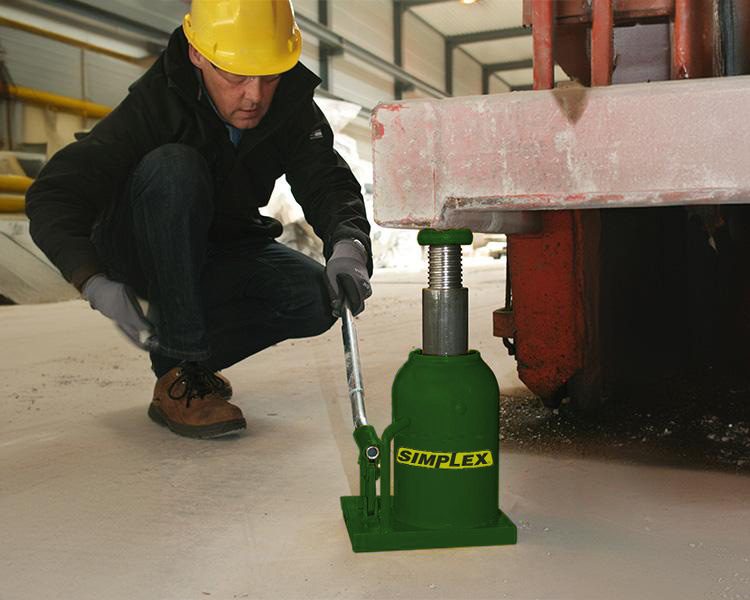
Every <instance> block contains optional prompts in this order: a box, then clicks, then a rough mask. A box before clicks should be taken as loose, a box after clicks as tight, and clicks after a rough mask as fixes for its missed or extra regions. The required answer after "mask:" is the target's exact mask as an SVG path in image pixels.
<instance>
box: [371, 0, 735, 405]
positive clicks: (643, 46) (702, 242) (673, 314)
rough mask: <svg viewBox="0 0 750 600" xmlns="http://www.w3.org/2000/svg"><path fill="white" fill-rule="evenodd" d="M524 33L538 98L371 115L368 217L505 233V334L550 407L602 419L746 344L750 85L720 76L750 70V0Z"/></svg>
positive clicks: (551, 10) (643, 7)
mask: <svg viewBox="0 0 750 600" xmlns="http://www.w3.org/2000/svg"><path fill="white" fill-rule="evenodd" d="M524 24H525V25H527V26H531V27H532V29H533V31H532V33H533V49H534V91H533V92H517V93H513V94H500V95H495V96H482V97H468V98H455V99H449V100H442V101H418V102H408V101H407V102H399V103H393V104H385V105H380V106H379V107H378V108H377V109H376V111H375V113H374V115H373V120H372V125H373V154H374V166H375V217H376V220H377V221H378V222H379V223H381V224H383V225H386V226H393V227H408V228H414V227H425V226H430V227H472V228H473V229H474V230H475V231H488V232H504V233H506V234H508V259H509V260H508V265H509V269H508V281H507V284H506V285H507V288H508V289H507V290H506V306H505V307H504V308H503V309H499V310H497V311H495V313H494V333H495V335H496V336H498V337H502V338H504V340H505V343H506V346H508V347H509V348H510V349H511V352H512V353H514V354H515V356H516V359H517V362H518V371H519V375H520V378H521V379H522V381H523V382H524V383H525V384H526V385H527V386H528V387H529V388H530V389H531V390H532V391H533V392H534V393H535V394H537V395H538V396H540V397H541V398H542V399H543V400H544V401H545V402H546V403H547V404H548V405H555V404H557V403H559V401H560V400H561V399H562V398H563V397H565V396H570V397H571V398H572V399H573V400H574V401H575V402H577V403H578V404H579V405H581V406H583V407H592V406H597V405H599V403H600V400H601V399H602V398H603V397H605V396H607V395H608V393H609V391H610V390H611V389H612V388H613V387H616V386H617V385H618V382H621V381H623V380H625V379H627V378H628V377H629V376H630V375H631V374H632V373H633V372H635V371H637V370H638V369H640V368H641V367H643V366H644V365H646V366H648V367H653V369H654V370H655V371H656V372H657V373H661V372H663V371H664V369H666V368H668V367H669V366H670V365H671V366H674V365H677V364H681V363H682V362H683V360H685V359H687V358H693V359H697V360H698V364H700V361H701V360H702V357H703V356H704V354H705V351H706V348H707V347H708V346H709V344H706V343H704V341H705V340H707V339H709V338H710V339H713V338H714V335H713V332H714V330H715V329H716V327H717V326H718V325H720V324H721V325H723V326H724V329H726V330H727V331H732V330H734V331H740V332H741V331H746V332H747V333H748V334H750V322H749V321H750V319H749V318H748V317H750V314H749V312H750V311H747V309H746V306H747V305H748V304H747V301H748V300H750V277H747V271H748V265H750V213H749V212H748V211H747V210H746V209H748V208H750V206H748V205H749V204H750V169H748V167H747V165H748V164H750V148H748V146H750V145H749V144H747V140H748V139H750V119H747V118H746V117H745V116H744V111H746V110H747V109H746V108H745V107H747V106H750V78H745V77H737V78H734V77H732V78H724V76H727V75H744V74H747V73H750V3H746V2H744V1H739V0H558V1H551V0H525V1H524ZM556 64H557V65H559V66H561V67H562V68H563V69H564V70H565V72H566V73H567V74H568V75H569V76H570V77H571V78H573V79H575V80H576V83H575V84H572V85H571V84H564V85H563V86H558V87H557V88H555V81H554V68H555V65H556ZM719 77H721V79H718V78H719ZM702 78H713V79H702ZM670 79H672V80H683V79H689V80H691V81H685V82H669V81H667V80H670ZM693 80H694V81H693ZM660 81H662V82H663V83H654V82H660ZM619 84H630V85H619ZM727 240H728V241H727ZM717 244H718V250H717V249H716V248H717ZM710 246H713V250H712V249H711V247H710ZM727 247H730V251H729V253H728V254H727V253H725V254H723V255H722V256H730V258H731V260H729V259H723V258H721V257H720V259H717V258H716V256H714V250H716V253H718V254H722V252H724V250H725V249H726V248H727ZM720 251H721V252H720ZM722 261H723V262H722ZM730 263H731V264H730ZM727 265H729V266H727ZM724 271H727V273H729V274H728V275H727V276H725V277H724V276H722V277H724V278H723V279H720V278H719V277H718V275H716V273H719V272H722V273H723V272H724ZM696 282H697V283H696ZM727 282H729V283H727ZM723 287H728V288H731V290H727V291H726V293H724V291H723ZM715 288H717V289H720V294H719V295H720V296H721V298H722V300H721V302H719V301H718V300H716V298H717V297H718V296H717V293H716V292H715ZM644 340H647V342H646V343H644ZM695 340H698V342H696V341H695ZM711 351H713V350H711ZM691 353H692V354H695V356H688V354H691ZM702 353H703V354H702ZM749 358H750V357H749ZM639 361H640V362H639ZM631 367H632V368H631ZM629 369H630V370H629Z"/></svg>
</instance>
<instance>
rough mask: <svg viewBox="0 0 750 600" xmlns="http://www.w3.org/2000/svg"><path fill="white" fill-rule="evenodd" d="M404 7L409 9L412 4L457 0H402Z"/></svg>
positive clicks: (452, 0)
mask: <svg viewBox="0 0 750 600" xmlns="http://www.w3.org/2000/svg"><path fill="white" fill-rule="evenodd" d="M400 1H401V3H402V4H403V5H404V8H406V9H409V8H411V7H412V6H421V5H423V4H437V3H438V2H455V1H456V0H400Z"/></svg>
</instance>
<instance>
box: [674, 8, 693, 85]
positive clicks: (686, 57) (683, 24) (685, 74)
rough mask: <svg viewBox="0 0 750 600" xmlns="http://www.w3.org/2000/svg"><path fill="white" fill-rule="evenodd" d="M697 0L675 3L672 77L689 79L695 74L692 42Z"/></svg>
mask: <svg viewBox="0 0 750 600" xmlns="http://www.w3.org/2000/svg"><path fill="white" fill-rule="evenodd" d="M694 1H695V0H675V3H674V47H673V50H672V69H673V73H672V78H673V79H689V78H690V77H692V76H693V74H692V69H691V65H692V62H693V56H692V52H693V47H692V43H691V41H692V40H691V38H692V35H691V25H692V17H693V6H691V4H692V2H694Z"/></svg>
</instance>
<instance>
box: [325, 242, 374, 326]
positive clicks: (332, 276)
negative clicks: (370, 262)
mask: <svg viewBox="0 0 750 600" xmlns="http://www.w3.org/2000/svg"><path fill="white" fill-rule="evenodd" d="M326 283H327V284H328V293H329V295H330V296H331V307H332V308H333V316H335V317H340V316H341V304H342V302H343V301H344V298H346V299H347V300H348V301H349V308H350V309H351V311H352V314H353V315H358V314H359V313H361V312H362V311H363V310H364V309H365V299H366V298H369V297H370V296H372V287H370V277H369V276H368V275H367V251H366V250H365V247H364V246H363V245H362V242H360V241H359V240H340V241H338V242H336V245H335V246H334V247H333V254H331V258H329V259H328V263H327V264H326Z"/></svg>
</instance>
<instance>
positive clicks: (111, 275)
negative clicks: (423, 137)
mask: <svg viewBox="0 0 750 600" xmlns="http://www.w3.org/2000/svg"><path fill="white" fill-rule="evenodd" d="M301 44H302V40H301V35H300V31H299V29H298V27H297V24H296V22H295V20H294V14H293V11H292V7H291V4H290V2H289V0H193V3H192V6H191V9H190V13H189V14H187V15H185V18H184V21H183V25H182V27H180V28H178V29H177V30H175V32H174V33H173V34H172V36H171V38H170V40H169V44H168V47H167V48H166V50H165V51H164V52H163V53H162V54H161V56H160V57H159V58H158V60H157V61H156V62H155V64H154V65H153V66H152V67H151V68H150V69H149V70H148V71H147V72H146V73H145V74H144V75H143V76H142V77H141V78H140V79H139V80H138V81H136V82H135V83H134V84H133V85H132V86H131V88H130V92H129V94H128V96H127V97H126V98H125V99H124V100H123V102H122V103H121V104H120V105H119V106H118V107H117V108H116V109H115V110H114V111H113V112H112V113H111V114H110V115H109V116H107V117H106V118H105V119H103V120H102V121H101V122H100V123H98V124H97V125H96V127H94V128H93V129H92V131H91V132H90V133H89V134H88V135H86V136H85V137H83V138H82V139H80V140H78V141H76V142H74V143H72V144H70V145H69V146H67V147H65V148H63V149H62V150H61V151H60V152H58V153H57V154H56V155H55V156H53V157H52V159H51V160H50V161H49V162H48V163H47V165H46V166H45V168H44V169H43V170H42V172H41V173H40V175H39V177H38V178H37V179H36V181H35V182H34V184H33V185H32V186H31V188H30V189H29V191H28V193H27V199H26V202H27V213H28V216H29V218H30V222H31V234H32V237H33V239H34V241H35V242H36V244H37V245H38V246H39V247H40V248H41V249H42V250H43V251H44V252H45V254H46V255H47V256H48V257H49V258H50V260H51V261H52V262H53V263H54V264H55V265H56V266H57V267H58V268H59V269H60V271H61V272H62V273H63V275H64V276H65V277H66V278H67V279H68V281H70V282H71V283H72V284H73V285H75V286H76V287H77V288H78V289H79V291H81V293H82V294H83V296H84V297H85V298H86V299H87V300H88V301H89V302H90V304H91V306H92V307H93V308H95V309H97V310H99V311H100V312H102V313H103V314H104V315H106V316H107V317H109V318H110V319H112V320H113V321H114V322H115V323H116V324H117V325H118V327H119V328H120V329H121V330H122V331H123V332H124V333H125V334H126V335H127V336H128V337H129V339H130V340H132V341H133V342H134V343H135V344H137V345H138V346H139V347H141V348H144V349H146V350H149V351H150V356H151V364H152V369H153V371H154V373H155V374H156V377H157V381H156V386H155V388H154V394H153V400H152V402H151V405H150V406H149V410H148V414H149V416H150V417H151V418H152V419H153V420H154V421H156V422H158V423H160V424H163V425H166V426H167V427H169V428H170V429H171V430H172V431H173V432H175V433H177V434H180V435H186V436H190V437H201V438H203V437H214V436H217V435H222V434H225V433H228V432H232V431H236V430H239V429H242V428H244V427H245V426H246V422H245V419H244V417H243V415H242V412H241V411H240V409H239V408H238V407H237V406H235V405H233V404H230V403H229V399H230V397H231V396H232V388H231V385H230V384H229V382H228V381H227V380H226V378H224V377H223V376H222V375H220V374H219V373H218V371H219V370H221V369H223V368H226V367H228V366H230V365H232V364H234V363H237V362H238V361H241V360H243V359H244V358H247V357H248V356H251V355H252V354H255V353H256V352H259V351H260V350H263V349H264V348H267V347H269V346H271V345H273V344H276V343H277V342H280V341H282V340H285V339H290V338H299V337H308V336H315V335H318V334H320V333H323V332H324V331H326V330H327V329H329V328H330V327H331V326H332V325H333V323H334V316H336V315H337V314H338V311H339V310H340V308H341V306H342V302H343V301H344V300H346V301H347V302H348V303H349V306H351V308H352V312H353V313H355V314H356V313H359V312H361V311H362V310H363V309H364V300H365V299H366V298H367V297H368V296H369V295H370V293H371V292H370V283H369V275H370V274H371V272H372V259H371V256H370V240H369V235H368V234H369V224H368V222H367V217H366V215H365V209H364V203H363V200H362V197H361V194H360V186H359V184H358V183H357V181H356V179H355V178H354V176H353V174H352V172H351V170H350V169H349V167H348V166H347V164H346V163H345V162H344V160H343V159H342V158H341V157H340V156H339V155H338V154H337V153H336V152H335V151H334V149H333V134H332V132H331V128H330V127H329V125H328V123H327V121H326V119H325V117H324V116H323V114H322V112H321V111H320V109H319V108H318V107H317V105H316V104H315V102H314V101H313V90H314V89H315V87H316V86H317V85H318V84H319V83H320V79H318V77H316V76H315V75H314V74H313V73H312V72H311V71H309V70H308V69H307V68H305V67H304V66H303V65H302V64H301V63H300V62H298V60H299V56H300V51H301ZM281 175H286V177H287V180H288V181H289V184H290V185H291V189H292V193H293V194H294V197H295V199H296V200H297V201H298V202H299V203H300V205H301V206H302V208H303V210H304V214H305V217H306V219H307V221H308V222H309V223H310V224H311V225H312V227H313V229H314V230H315V233H316V234H317V235H318V236H319V237H320V238H321V239H322V240H323V244H324V255H325V257H326V267H325V269H324V268H323V267H322V266H321V265H319V264H318V263H316V262H315V261H313V260H311V259H309V258H307V257H305V256H304V255H302V254H300V253H299V252H296V251H294V250H292V249H290V248H287V247H286V246H284V245H282V244H279V243H278V242H276V241H275V238H276V237H278V236H279V235H280V234H281V232H282V227H281V224H280V223H279V222H278V221H276V220H274V219H271V218H268V217H264V216H262V215H261V214H260V213H259V211H258V208H259V207H261V206H264V205H266V204H267V203H268V200H269V198H270V195H271V191H272V189H273V187H274V182H275V181H276V179H277V178H279V177H280V176H281ZM136 295H137V296H141V297H143V298H145V299H147V300H148V301H149V306H150V308H149V311H148V314H147V315H144V314H143V313H142V311H141V309H140V306H139V304H138V302H137V300H136Z"/></svg>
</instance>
